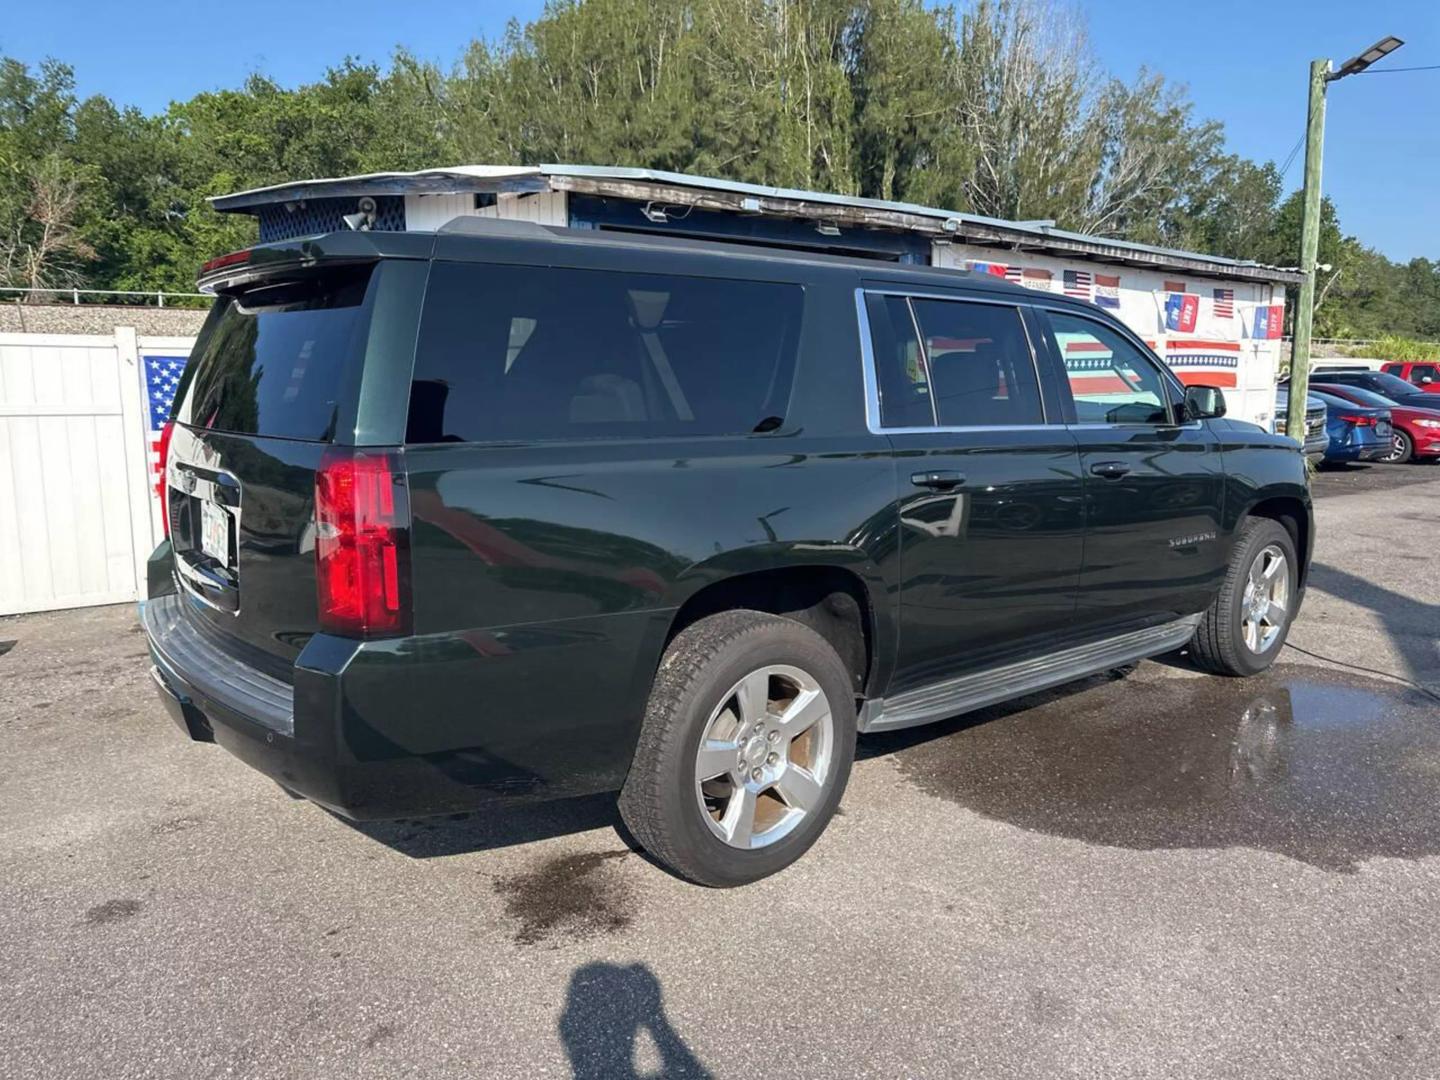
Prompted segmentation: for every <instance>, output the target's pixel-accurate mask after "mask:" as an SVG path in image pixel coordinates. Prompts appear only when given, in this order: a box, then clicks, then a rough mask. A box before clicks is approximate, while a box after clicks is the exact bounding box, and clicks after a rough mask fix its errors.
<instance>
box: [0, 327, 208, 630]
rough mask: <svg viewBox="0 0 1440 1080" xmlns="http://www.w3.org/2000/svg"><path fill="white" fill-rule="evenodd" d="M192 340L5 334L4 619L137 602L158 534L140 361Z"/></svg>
mask: <svg viewBox="0 0 1440 1080" xmlns="http://www.w3.org/2000/svg"><path fill="white" fill-rule="evenodd" d="M193 343H194V342H193V339H190V338H162V339H148V338H137V337H136V334H135V331H134V330H133V329H131V328H128V327H120V328H117V329H116V331H115V333H114V334H113V335H110V336H101V335H93V336H92V335H71V334H0V615H13V614H17V613H20V612H27V611H48V610H53V609H56V608H70V607H83V606H87V605H92V604H112V603H121V602H124V601H128V600H135V599H137V598H138V597H139V596H140V594H141V593H142V591H143V590H144V585H145V560H146V558H147V557H148V556H149V554H150V552H151V550H152V549H153V548H154V546H155V544H156V543H158V542H159V538H160V534H161V525H160V518H159V511H158V501H157V500H156V499H155V498H154V495H153V493H152V488H153V482H152V471H151V464H150V438H149V420H148V413H147V403H146V399H145V396H144V394H145V391H144V387H143V381H144V380H143V375H142V372H141V367H140V357H141V355H142V354H143V353H144V352H145V351H146V350H147V349H149V350H154V351H165V352H169V353H170V354H172V355H175V354H177V353H178V354H180V355H187V354H188V353H189V351H190V347H191V345H193Z"/></svg>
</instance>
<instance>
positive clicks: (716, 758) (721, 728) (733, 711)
mask: <svg viewBox="0 0 1440 1080" xmlns="http://www.w3.org/2000/svg"><path fill="white" fill-rule="evenodd" d="M834 750H835V718H834V716H833V715H832V714H831V711H830V701H829V699H828V698H827V697H826V696H825V691H824V690H822V689H820V684H819V683H818V682H816V681H815V679H814V678H813V677H812V676H810V675H809V674H808V673H806V672H804V671H802V670H800V669H799V668H797V667H791V666H789V665H787V664H772V665H770V666H768V667H763V668H760V669H759V670H757V671H752V672H751V673H750V674H749V675H746V676H745V677H744V678H743V679H741V680H740V681H739V682H738V683H736V684H735V685H734V686H733V687H731V688H730V691H729V692H728V693H727V694H726V695H725V696H724V698H722V699H721V701H720V704H719V705H718V706H717V707H716V708H715V711H714V712H713V713H711V714H710V719H709V720H708V721H707V722H706V724H705V730H704V734H703V735H702V737H701V740H700V747H699V749H698V750H697V751H696V753H695V798H696V800H697V801H698V802H699V804H700V810H701V813H702V814H703V815H704V817H705V821H706V823H707V824H708V825H709V826H710V831H711V832H712V833H714V834H715V835H716V836H717V837H718V838H719V839H721V840H723V841H724V842H725V843H726V844H728V845H730V846H731V847H737V848H744V849H747V850H748V849H751V848H760V847H765V846H766V845H768V844H773V843H775V842H776V841H777V840H781V839H783V838H784V837H786V836H788V835H790V833H792V832H793V831H794V830H795V828H796V827H797V826H798V825H799V824H800V823H801V822H802V821H804V820H805V816H806V815H807V814H809V813H811V812H812V811H815V810H817V809H818V808H819V806H820V800H821V799H822V798H823V795H824V791H825V783H826V781H827V780H828V779H829V777H830V772H831V769H832V768H833V759H834Z"/></svg>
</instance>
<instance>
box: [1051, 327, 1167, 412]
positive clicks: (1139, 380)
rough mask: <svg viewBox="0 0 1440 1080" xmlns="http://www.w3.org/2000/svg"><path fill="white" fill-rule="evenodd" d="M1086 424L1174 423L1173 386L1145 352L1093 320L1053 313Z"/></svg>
mask: <svg viewBox="0 0 1440 1080" xmlns="http://www.w3.org/2000/svg"><path fill="white" fill-rule="evenodd" d="M1049 317H1050V326H1051V329H1052V330H1053V332H1054V335H1055V344H1056V347H1057V349H1058V350H1059V353H1060V356H1061V358H1062V359H1063V360H1064V361H1065V372H1066V374H1067V375H1068V376H1069V382H1070V393H1071V395H1072V396H1073V397H1074V399H1075V418H1076V420H1077V421H1079V422H1080V423H1082V424H1168V423H1169V422H1170V407H1169V406H1170V398H1171V393H1170V387H1169V385H1168V384H1167V383H1166V381H1165V378H1164V377H1163V376H1162V375H1161V374H1160V369H1159V368H1158V367H1156V366H1155V364H1154V362H1153V361H1151V359H1150V358H1149V357H1147V356H1146V355H1145V354H1144V353H1142V352H1141V351H1140V350H1139V349H1138V348H1136V347H1135V346H1134V345H1132V344H1131V343H1130V342H1129V341H1127V340H1126V339H1125V338H1124V337H1122V336H1121V335H1120V334H1118V333H1116V332H1115V331H1114V330H1112V329H1110V328H1109V327H1108V326H1105V325H1104V324H1103V323H1099V322H1095V321H1093V320H1091V319H1084V318H1080V317H1078V316H1074V315H1067V314H1065V313H1063V312H1058V311H1052V312H1050V313H1049Z"/></svg>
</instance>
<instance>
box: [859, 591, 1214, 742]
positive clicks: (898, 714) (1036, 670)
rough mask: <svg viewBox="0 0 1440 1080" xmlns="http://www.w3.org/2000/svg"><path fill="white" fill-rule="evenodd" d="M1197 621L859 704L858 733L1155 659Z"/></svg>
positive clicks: (1179, 622)
mask: <svg viewBox="0 0 1440 1080" xmlns="http://www.w3.org/2000/svg"><path fill="white" fill-rule="evenodd" d="M1199 622H1200V616H1199V615H1187V616H1186V617H1185V618H1183V619H1179V620H1177V621H1175V622H1171V623H1165V624H1164V625H1163V626H1152V627H1149V628H1148V629H1145V630H1135V631H1132V632H1131V633H1128V634H1121V635H1120V636H1119V637H1112V638H1105V639H1104V640H1102V641H1092V642H1089V643H1088V644H1085V645H1076V646H1074V647H1072V648H1069V649H1062V650H1060V651H1059V652H1054V653H1051V654H1049V655H1048V656H1043V657H1039V658H1037V659H1035V660H1022V661H1020V662H1019V663H1016V664H1006V665H1005V666H1004V667H997V668H990V669H989V670H988V671H977V672H975V673H974V674H971V675H961V676H959V677H958V678H954V679H946V680H945V681H944V682H938V683H932V684H931V685H929V686H922V687H920V688H919V689H918V690H907V691H905V692H904V693H903V694H896V695H895V696H894V697H891V698H880V699H872V700H870V701H867V702H865V704H864V706H863V707H862V708H861V710H860V725H859V726H860V730H861V731H893V730H894V729H896V728H906V727H915V726H916V725H917V724H929V723H933V722H934V721H936V720H944V719H945V718H946V717H950V716H958V715H959V714H961V713H966V712H970V711H971V710H973V709H979V708H983V707H984V706H986V705H994V704H995V703H996V702H997V701H1008V700H1010V699H1011V698H1017V697H1020V696H1022V695H1024V694H1031V693H1034V692H1035V691H1036V690H1045V689H1048V688H1049V687H1052V686H1059V685H1060V684H1061V683H1067V682H1073V681H1074V680H1076V679H1082V678H1084V677H1085V676H1086V675H1094V674H1095V673H1096V672H1099V671H1105V670H1107V669H1109V668H1113V667H1119V666H1120V665H1122V664H1130V663H1134V662H1135V661H1136V660H1143V659H1145V658H1146V657H1147V656H1157V655H1159V654H1160V653H1164V652H1169V651H1170V650H1172V649H1178V648H1180V647H1181V646H1182V645H1184V644H1185V643H1186V642H1188V641H1189V640H1190V638H1191V636H1192V635H1193V634H1194V633H1195V627H1196V625H1197V624H1198V623H1199Z"/></svg>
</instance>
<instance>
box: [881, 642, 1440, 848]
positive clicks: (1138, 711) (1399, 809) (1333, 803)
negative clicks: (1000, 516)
mask: <svg viewBox="0 0 1440 1080" xmlns="http://www.w3.org/2000/svg"><path fill="white" fill-rule="evenodd" d="M1177 666H1179V664H1178V662H1177ZM1181 671H1183V672H1184V673H1185V674H1186V675H1187V676H1188V677H1183V678H1176V677H1175V675H1174V674H1173V673H1171V672H1166V671H1163V670H1157V665H1146V666H1145V668H1144V669H1143V670H1141V671H1137V672H1134V673H1132V674H1129V675H1125V676H1119V677H1103V676H1102V677H1098V678H1096V679H1091V680H1088V681H1087V682H1085V683H1079V684H1072V685H1070V686H1068V687H1065V688H1063V689H1061V690H1059V691H1056V692H1052V693H1048V694H1043V695H1032V696H1031V697H1028V698H1024V699H1022V700H1020V701H1016V702H1013V703H1010V704H1008V705H1006V706H1003V707H1000V708H996V709H987V710H985V711H983V712H980V713H975V714H972V715H970V716H966V717H962V718H960V719H957V720H953V721H950V722H949V723H946V724H941V725H937V726H936V727H935V728H934V729H918V730H916V731H914V732H902V733H896V734H894V735H890V736H886V737H875V738H869V739H866V740H865V745H864V748H863V751H862V752H863V753H865V754H867V755H874V754H890V755H892V756H893V757H894V759H895V761H896V762H897V763H898V764H899V766H900V769H901V771H902V773H903V774H904V775H905V776H906V777H908V778H910V779H912V780H913V781H915V782H916V783H917V784H919V785H920V787H921V788H922V789H924V790H925V791H927V792H929V793H930V794H932V795H938V796H940V797H942V798H944V799H948V800H950V801H952V802H954V803H957V804H959V805H960V806H963V807H966V808H967V809H970V810H974V811H975V812H977V813H979V814H983V815H985V816H986V817H989V818H994V819H995V820H997V821H1003V822H1007V823H1009V824H1012V825H1017V826H1019V827H1020V828H1023V829H1030V830H1033V831H1037V832H1043V833H1048V834H1050V835H1053V836H1062V837H1067V838H1069V839H1074V840H1082V841H1084V842H1085V843H1089V844H1104V845H1108V846H1114V847H1123V848H1136V849H1141V850H1154V849H1166V848H1226V847H1234V846H1243V847H1251V848H1258V849H1262V850H1266V851H1273V852H1275V853H1276V854H1279V855H1285V856H1287V857H1289V858H1292V859H1299V860H1301V861H1303V862H1306V863H1309V864H1311V865H1312V866H1317V867H1320V868H1322V869H1325V870H1334V871H1341V872H1346V873H1354V872H1355V871H1357V870H1358V869H1359V868H1360V866H1361V865H1362V864H1363V863H1364V862H1365V861H1366V860H1367V859H1372V858H1376V857H1384V858H1406V859H1418V858H1424V857H1427V856H1432V855H1437V854H1440V800H1437V798H1436V796H1437V794H1440V699H1436V698H1432V697H1429V696H1426V695H1424V694H1422V693H1420V692H1419V691H1417V690H1412V689H1408V688H1406V687H1404V686H1398V685H1397V684H1395V683H1393V682H1386V681H1381V680H1375V679H1367V678H1364V677H1363V676H1354V675H1349V674H1342V673H1336V672H1332V671H1328V670H1325V669H1323V668H1322V669H1316V668H1313V667H1302V666H1298V665H1294V664H1288V663H1287V664H1281V665H1278V666H1277V667H1276V668H1274V669H1272V671H1270V672H1268V673H1267V674H1265V675H1264V676H1261V677H1258V678H1254V679H1215V678H1208V677H1206V676H1204V675H1201V674H1199V673H1194V674H1191V673H1190V672H1189V671H1188V669H1185V668H1183V667H1182V668H1181Z"/></svg>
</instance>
